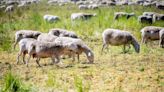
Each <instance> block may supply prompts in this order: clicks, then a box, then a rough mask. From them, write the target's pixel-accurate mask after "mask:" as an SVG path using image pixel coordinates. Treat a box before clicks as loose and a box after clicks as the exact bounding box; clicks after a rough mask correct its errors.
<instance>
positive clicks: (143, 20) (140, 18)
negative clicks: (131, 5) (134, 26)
mask: <svg viewBox="0 0 164 92" xmlns="http://www.w3.org/2000/svg"><path fill="white" fill-rule="evenodd" d="M138 21H139V22H140V23H150V24H152V23H153V22H154V21H155V20H154V18H153V17H151V16H144V15H140V16H138Z"/></svg>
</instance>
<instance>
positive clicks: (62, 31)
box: [48, 28, 78, 38]
mask: <svg viewBox="0 0 164 92" xmlns="http://www.w3.org/2000/svg"><path fill="white" fill-rule="evenodd" d="M48 34H51V35H55V36H59V37H71V38H78V36H77V35H76V33H75V32H73V31H68V30H65V29H60V28H54V29H50V30H49V33H48Z"/></svg>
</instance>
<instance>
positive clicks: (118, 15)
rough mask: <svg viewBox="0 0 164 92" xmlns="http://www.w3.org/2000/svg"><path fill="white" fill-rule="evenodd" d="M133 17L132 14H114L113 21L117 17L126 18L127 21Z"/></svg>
mask: <svg viewBox="0 0 164 92" xmlns="http://www.w3.org/2000/svg"><path fill="white" fill-rule="evenodd" d="M132 16H135V14H134V13H126V12H116V13H115V14H114V19H115V20H116V19H118V18H119V17H126V19H129V18H130V17H132Z"/></svg>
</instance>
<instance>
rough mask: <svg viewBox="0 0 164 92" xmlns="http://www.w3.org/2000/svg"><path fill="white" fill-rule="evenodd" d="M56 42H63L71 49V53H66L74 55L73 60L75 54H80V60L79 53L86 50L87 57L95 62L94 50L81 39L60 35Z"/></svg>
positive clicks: (62, 43) (90, 61)
mask: <svg viewBox="0 0 164 92" xmlns="http://www.w3.org/2000/svg"><path fill="white" fill-rule="evenodd" d="M55 43H56V44H61V45H63V46H64V47H67V49H69V50H71V51H72V52H71V53H66V54H68V55H71V54H72V55H73V61H74V60H75V58H74V55H75V54H77V55H78V61H79V55H80V54H81V53H82V52H84V53H85V54H86V56H87V59H88V61H89V63H93V62H94V53H93V52H92V50H91V49H90V48H89V47H88V46H87V45H86V44H85V43H84V42H83V41H82V40H81V39H74V38H68V37H58V38H56V39H55Z"/></svg>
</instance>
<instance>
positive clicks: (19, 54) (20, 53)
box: [17, 51, 22, 64]
mask: <svg viewBox="0 0 164 92" xmlns="http://www.w3.org/2000/svg"><path fill="white" fill-rule="evenodd" d="M21 55H22V51H20V52H19V53H18V56H17V64H18V63H19V57H20V56H21Z"/></svg>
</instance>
